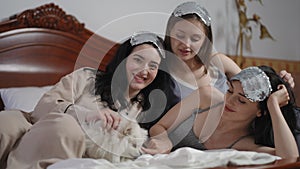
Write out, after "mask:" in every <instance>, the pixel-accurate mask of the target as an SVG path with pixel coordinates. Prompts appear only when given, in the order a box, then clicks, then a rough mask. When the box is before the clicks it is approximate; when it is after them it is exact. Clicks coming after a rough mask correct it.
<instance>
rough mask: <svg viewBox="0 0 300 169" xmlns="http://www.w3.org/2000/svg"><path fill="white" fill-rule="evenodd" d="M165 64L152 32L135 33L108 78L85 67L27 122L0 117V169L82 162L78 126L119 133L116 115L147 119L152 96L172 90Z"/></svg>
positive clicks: (159, 43) (63, 81)
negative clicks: (96, 125)
mask: <svg viewBox="0 0 300 169" xmlns="http://www.w3.org/2000/svg"><path fill="white" fill-rule="evenodd" d="M164 62H165V53H164V48H163V41H162V39H161V38H160V37H158V36H157V35H155V34H153V33H150V32H140V33H135V34H134V35H132V36H131V37H130V38H129V39H128V40H126V41H125V42H124V43H122V44H121V45H120V47H119V49H118V52H117V53H116V55H115V57H114V58H113V60H112V61H111V62H110V63H109V65H108V67H107V72H99V71H97V70H96V69H93V68H87V67H85V68H80V69H78V70H75V71H74V72H72V73H70V74H68V75H66V76H64V77H63V78H62V79H61V80H60V81H59V82H58V83H57V84H56V85H55V86H54V87H53V88H52V89H51V90H50V91H48V92H47V93H45V94H44V95H43V97H42V98H41V99H40V101H39V102H38V104H37V106H36V107H35V109H34V111H33V112H32V113H31V114H28V116H30V117H29V118H28V119H26V118H25V117H24V116H23V114H22V112H20V111H10V112H7V111H3V112H0V120H1V122H0V125H1V127H0V135H1V140H0V142H1V144H0V145H1V147H0V150H1V151H0V153H1V154H0V155H1V167H0V168H2V167H3V168H5V166H6V163H7V168H24V169H26V168H46V167H47V166H49V165H50V164H52V163H54V162H56V161H59V160H62V159H68V158H81V157H84V155H85V154H84V153H85V149H86V148H85V136H86V135H85V133H84V130H83V129H82V127H81V125H82V124H81V122H82V120H84V121H87V122H89V121H96V120H101V122H102V124H103V126H104V127H106V129H107V130H112V129H117V128H118V125H119V124H120V120H121V118H120V116H119V113H118V112H119V111H121V110H124V108H126V106H129V105H133V103H138V107H142V111H143V112H142V114H147V113H151V112H152V110H153V109H152V107H151V106H152V105H150V103H149V100H150V102H151V99H152V100H153V98H151V97H150V94H151V93H150V92H151V90H152V89H156V88H157V89H160V90H165V91H167V89H168V88H170V86H172V80H171V79H169V76H168V74H165V73H164V71H162V70H163V68H162V67H163V66H164V64H165V63H164ZM161 69H162V70H161ZM170 90H172V89H170ZM165 95H166V96H167V97H173V96H169V95H168V94H165ZM155 99H157V98H155ZM158 101H159V100H158ZM151 104H152V102H151ZM134 105H136V104H134ZM154 109H155V108H154ZM125 110H126V109H125ZM127 113H128V112H127ZM7 121H9V123H7ZM5 129H9V130H5ZM17 142H18V144H17Z"/></svg>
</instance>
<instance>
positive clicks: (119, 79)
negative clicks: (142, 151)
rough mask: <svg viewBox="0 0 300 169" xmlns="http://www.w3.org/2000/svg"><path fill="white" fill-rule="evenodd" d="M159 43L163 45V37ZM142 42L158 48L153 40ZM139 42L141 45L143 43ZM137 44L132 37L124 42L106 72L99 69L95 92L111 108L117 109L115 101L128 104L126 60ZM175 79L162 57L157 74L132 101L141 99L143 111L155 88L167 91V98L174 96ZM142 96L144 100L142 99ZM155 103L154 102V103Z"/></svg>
mask: <svg viewBox="0 0 300 169" xmlns="http://www.w3.org/2000/svg"><path fill="white" fill-rule="evenodd" d="M157 38H158V39H159V43H160V44H159V45H160V46H162V47H163V40H162V38H160V37H158V36H157ZM142 44H150V45H152V46H153V47H154V48H156V49H157V46H156V45H154V44H153V43H151V42H145V43H142ZM142 44H139V45H142ZM135 47H136V46H132V45H131V43H130V39H128V40H126V41H125V42H123V43H122V44H121V45H120V46H119V47H118V50H117V52H116V54H115V56H114V58H113V59H112V60H111V61H110V63H109V64H108V65H107V67H106V71H105V72H101V71H98V72H97V74H96V82H95V94H96V95H99V96H100V99H101V101H105V102H107V105H108V106H109V108H111V109H113V110H117V108H116V107H115V101H116V100H118V101H119V103H120V104H121V107H122V106H123V107H124V106H127V104H128V103H127V102H126V100H125V98H124V91H126V87H127V86H128V80H127V74H126V66H125V64H126V63H125V60H126V58H127V57H128V56H129V55H130V53H131V52H132V50H133V49H134V48H135ZM172 86H174V81H173V80H172V78H171V77H170V75H169V74H168V73H167V72H166V61H165V59H164V58H162V59H161V63H160V66H159V70H158V73H157V76H156V77H155V79H154V80H153V82H152V83H150V84H149V85H148V86H147V87H145V88H144V89H142V90H141V91H140V93H139V94H138V95H137V96H136V97H135V98H132V100H131V101H137V100H138V101H139V102H140V103H141V106H142V109H143V111H145V110H147V109H149V108H150V107H151V105H150V101H149V94H150V93H151V91H152V90H154V89H160V90H161V91H164V92H165V95H166V97H167V98H169V97H172V93H173V91H172V90H173V87H172ZM141 98H142V101H140V100H141ZM152 104H154V103H152Z"/></svg>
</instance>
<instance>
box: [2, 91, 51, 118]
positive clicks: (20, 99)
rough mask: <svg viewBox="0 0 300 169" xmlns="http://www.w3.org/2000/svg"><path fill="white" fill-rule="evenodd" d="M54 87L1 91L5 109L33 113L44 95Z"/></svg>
mask: <svg viewBox="0 0 300 169" xmlns="http://www.w3.org/2000/svg"><path fill="white" fill-rule="evenodd" d="M51 87H52V86H44V87H34V86H31V87H12V88H2V89H0V94H1V98H2V101H3V104H4V109H5V110H9V109H19V110H23V111H25V112H31V111H33V109H34V107H35V106H36V105H37V103H38V101H39V100H40V99H41V97H42V96H43V94H44V93H45V92H47V91H48V90H50V88H51Z"/></svg>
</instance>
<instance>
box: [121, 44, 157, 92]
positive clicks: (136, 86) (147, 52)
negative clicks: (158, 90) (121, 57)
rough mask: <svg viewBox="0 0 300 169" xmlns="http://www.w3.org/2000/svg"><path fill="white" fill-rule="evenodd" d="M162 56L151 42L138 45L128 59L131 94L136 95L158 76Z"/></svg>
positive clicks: (127, 67)
mask: <svg viewBox="0 0 300 169" xmlns="http://www.w3.org/2000/svg"><path fill="white" fill-rule="evenodd" d="M160 62H161V57H160V55H159V53H158V51H157V49H156V48H154V47H153V46H152V45H149V44H142V45H138V46H136V47H135V48H134V49H133V51H132V52H131V54H130V55H129V56H128V58H127V60H126V71H127V78H128V82H129V96H130V97H132V96H134V95H136V94H137V93H138V92H139V91H140V90H142V89H144V88H145V87H147V86H148V85H149V84H150V83H151V82H152V81H153V80H154V79H155V77H156V75H157V72H158V68H159V64H160Z"/></svg>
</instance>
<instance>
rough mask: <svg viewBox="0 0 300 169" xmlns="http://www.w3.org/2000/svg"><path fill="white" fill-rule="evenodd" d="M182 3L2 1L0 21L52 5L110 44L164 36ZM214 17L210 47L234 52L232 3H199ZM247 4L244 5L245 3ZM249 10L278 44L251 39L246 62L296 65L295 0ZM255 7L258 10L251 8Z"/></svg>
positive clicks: (273, 0) (267, 0) (299, 44)
mask: <svg viewBox="0 0 300 169" xmlns="http://www.w3.org/2000/svg"><path fill="white" fill-rule="evenodd" d="M184 1H186V0H151V1H149V0H148V1H146V0H87V1H84V0H72V1H70V0H69V1H67V0H52V1H51V0H39V1H36V0H26V1H20V0H1V6H2V9H1V10H0V18H7V17H9V16H10V15H11V14H14V13H17V12H21V11H23V10H24V9H29V8H34V7H37V6H39V5H42V4H45V3H48V2H54V3H55V4H57V5H59V6H60V7H61V8H63V9H64V10H65V11H66V12H67V13H68V14H72V15H74V16H75V17H76V18H77V19H78V20H79V21H80V22H84V23H85V25H86V27H87V28H89V29H90V30H92V31H94V32H97V33H98V34H100V35H102V36H105V37H107V38H108V39H111V40H114V41H118V42H119V41H122V40H124V38H126V37H127V36H128V35H130V34H132V32H134V31H137V30H149V31H153V32H156V33H158V34H160V35H162V36H163V34H164V32H165V27H166V22H167V19H168V16H169V14H170V13H171V12H172V10H173V9H174V8H175V7H176V6H177V5H178V4H179V3H182V2H184ZM199 1H201V2H202V4H204V6H205V7H206V8H207V10H208V11H209V13H210V14H211V16H212V26H213V33H214V44H215V48H216V50H217V51H220V52H224V53H229V54H233V51H235V50H234V49H235V45H233V44H234V43H235V41H236V40H235V34H236V30H235V29H233V28H237V26H236V24H237V23H236V19H234V17H236V13H235V10H234V6H233V2H234V0H199ZM245 1H247V0H245ZM263 3H264V6H263V7H261V6H260V5H258V4H257V3H253V5H252V4H251V5H250V6H249V13H251V12H252V11H254V12H256V13H258V14H259V15H260V16H261V17H262V20H263V21H264V23H265V24H266V25H267V27H268V28H269V31H270V32H271V33H272V35H273V36H274V37H275V39H276V41H274V42H273V41H270V40H263V41H260V40H258V38H257V37H258V36H254V37H253V41H252V48H253V50H252V52H248V53H247V52H246V53H245V55H247V56H260V57H270V56H271V57H273V58H278V59H280V58H281V59H289V60H300V49H299V48H300V41H299V39H300V33H299V30H300V20H299V19H297V20H296V17H297V16H299V15H300V10H299V7H300V1H299V0H284V1H282V0H263ZM254 4H256V5H254Z"/></svg>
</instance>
